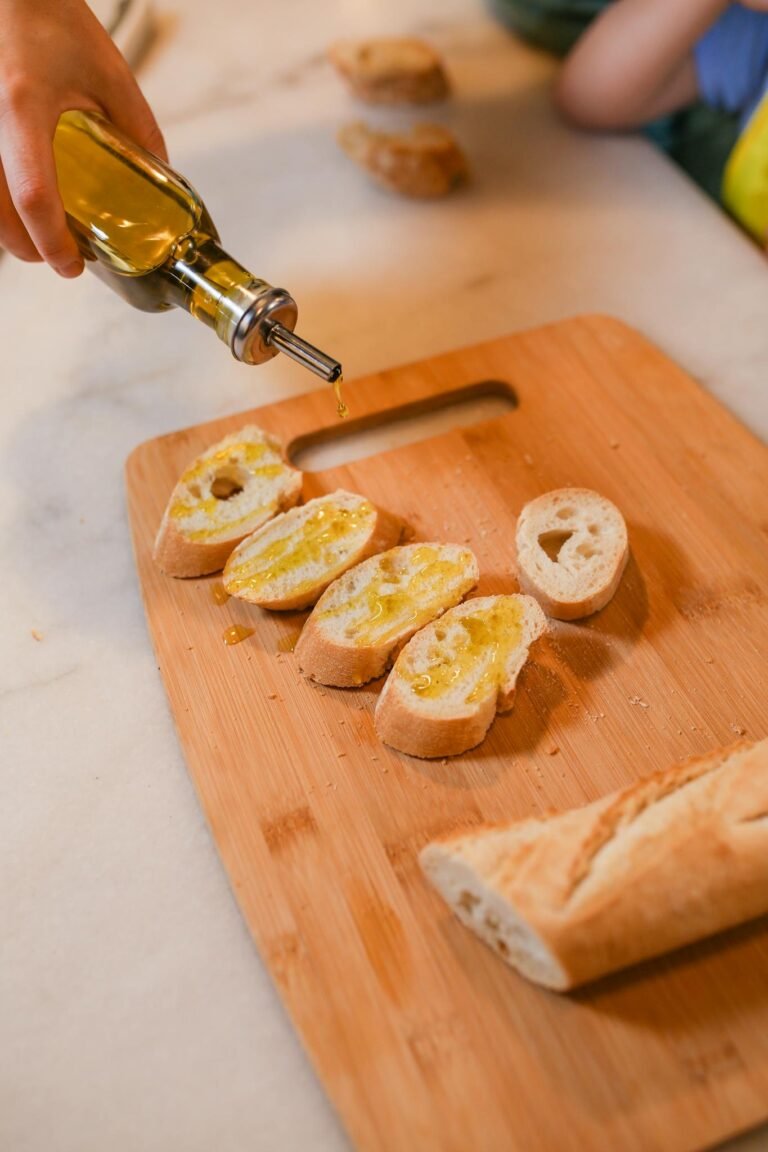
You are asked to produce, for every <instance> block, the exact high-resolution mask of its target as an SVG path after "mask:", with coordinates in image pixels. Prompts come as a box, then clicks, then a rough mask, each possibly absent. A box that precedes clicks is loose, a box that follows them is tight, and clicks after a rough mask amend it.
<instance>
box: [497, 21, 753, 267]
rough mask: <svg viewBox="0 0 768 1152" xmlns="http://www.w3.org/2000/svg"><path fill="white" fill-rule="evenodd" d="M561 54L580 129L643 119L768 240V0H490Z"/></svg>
mask: <svg viewBox="0 0 768 1152" xmlns="http://www.w3.org/2000/svg"><path fill="white" fill-rule="evenodd" d="M492 6H493V8H494V10H495V11H496V13H497V14H498V15H499V17H500V18H501V19H502V20H503V21H504V22H505V23H506V24H507V25H508V26H509V27H511V28H513V29H514V30H515V31H516V32H518V33H519V34H520V35H522V36H523V37H525V38H526V39H528V40H529V41H530V42H532V43H533V44H535V45H537V46H539V47H541V48H545V49H547V50H549V51H552V52H555V53H557V54H559V55H564V56H565V63H564V65H563V68H562V70H561V73H560V76H559V78H558V82H557V87H556V91H555V99H556V103H557V105H558V107H559V109H560V111H561V112H562V113H563V115H564V116H565V118H566V119H567V120H569V121H570V122H571V123H572V124H575V125H576V126H578V127H580V128H588V129H597V130H607V131H616V130H626V129H634V128H641V127H642V128H644V129H645V130H646V131H647V132H648V133H649V135H651V137H652V138H653V139H654V140H655V141H656V142H657V143H658V144H660V145H661V146H662V147H663V148H664V149H665V151H667V152H668V153H669V154H670V155H671V156H672V157H673V158H674V159H676V160H677V161H678V162H679V163H680V164H681V165H682V166H683V168H685V169H686V171H687V172H688V173H689V175H691V176H692V177H693V179H694V180H696V182H697V183H698V184H700V185H701V187H702V188H704V189H705V190H706V191H707V192H709V193H710V195H712V196H714V197H715V198H717V199H718V200H720V202H721V203H722V204H723V205H724V207H725V208H726V209H727V210H728V211H729V212H730V213H731V215H732V216H733V217H734V218H735V219H736V220H737V221H738V222H739V223H740V224H741V225H742V226H743V227H744V228H745V229H746V230H747V231H748V232H749V233H750V234H751V235H752V236H753V237H754V238H755V239H756V240H757V241H758V242H759V243H761V244H762V245H763V246H765V245H766V244H767V243H768V0H751V2H750V3H747V4H729V3H724V2H723V0H613V2H610V0H492Z"/></svg>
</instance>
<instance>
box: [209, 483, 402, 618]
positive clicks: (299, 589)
mask: <svg viewBox="0 0 768 1152" xmlns="http://www.w3.org/2000/svg"><path fill="white" fill-rule="evenodd" d="M401 532H402V524H401V522H400V521H399V520H398V519H397V517H395V516H392V515H390V513H389V512H384V511H382V509H380V508H377V507H376V506H375V505H374V504H372V503H371V502H370V500H366V499H365V498H364V497H363V496H358V495H357V494H356V493H354V492H345V491H344V490H343V489H341V488H339V489H338V490H337V491H336V492H331V493H330V494H329V495H327V496H318V497H317V498H316V499H314V500H309V501H307V503H306V504H302V505H301V507H299V508H291V509H290V511H288V512H284V513H283V514H282V515H280V516H276V517H275V518H274V520H271V521H270V522H269V524H265V525H264V527H263V528H260V529H259V530H258V531H257V532H254V533H253V534H252V535H251V536H249V537H248V538H247V539H246V540H243V542H242V544H239V545H238V547H237V548H236V549H235V551H234V552H233V553H232V555H231V556H230V558H229V560H228V561H227V564H226V567H225V568H224V576H223V583H224V587H225V589H226V590H227V592H229V594H230V596H237V597H239V599H241V600H247V601H248V602H249V603H251V604H258V605H260V606H261V607H262V608H271V609H275V610H290V609H294V610H297V609H300V608H308V607H310V605H312V604H314V603H315V601H316V600H318V599H319V598H320V596H321V595H322V594H323V592H324V591H325V590H326V588H327V587H328V585H329V584H331V583H332V582H333V581H334V580H336V579H337V578H338V577H339V576H341V575H342V574H343V573H344V572H346V571H347V569H349V568H352V567H353V565H355V564H359V563H360V561H361V560H366V559H367V558H368V557H369V556H373V555H374V554H375V553H377V552H382V551H384V550H385V549H386V548H391V547H392V546H393V545H394V544H396V543H397V541H398V540H399V538H400V534H401Z"/></svg>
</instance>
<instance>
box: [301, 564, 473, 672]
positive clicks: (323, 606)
mask: <svg viewBox="0 0 768 1152" xmlns="http://www.w3.org/2000/svg"><path fill="white" fill-rule="evenodd" d="M479 575H480V573H479V569H478V565H477V560H476V559H475V556H474V555H473V553H472V552H470V551H469V549H468V548H462V547H461V546H459V545H458V544H433V543H425V544H405V545H403V546H402V547H400V548H391V549H390V550H389V551H388V552H384V553H382V554H381V555H379V556H373V557H371V558H370V559H369V560H366V561H365V562H364V563H362V564H358V565H356V566H355V567H354V568H352V569H351V570H350V571H349V572H347V573H345V574H344V575H343V576H341V577H339V579H338V580H335V581H334V583H333V584H331V586H330V587H329V588H328V589H327V591H326V592H324V593H323V595H322V597H321V598H320V600H319V601H318V603H317V605H316V606H315V608H314V611H313V612H312V615H311V616H310V617H309V619H308V620H307V622H306V624H305V625H304V629H303V631H302V633H301V636H300V637H299V642H298V644H297V645H296V650H295V651H296V657H297V659H298V662H299V668H300V670H301V671H302V672H303V673H304V675H305V676H308V677H309V678H310V679H312V680H316V681H317V682H318V683H320V684H328V685H332V686H334V687H337V688H351V687H356V686H359V685H360V684H365V683H367V682H368V681H369V680H373V679H375V678H376V677H377V676H381V675H382V674H383V673H384V672H385V671H386V669H387V668H388V666H389V664H390V662H391V660H392V657H393V654H394V653H395V652H396V650H397V649H398V648H399V647H400V646H401V645H402V644H403V643H404V642H405V641H406V640H408V639H409V638H410V637H411V636H413V634H414V633H415V632H417V631H418V630H419V629H420V628H423V627H424V625H425V624H428V623H429V622H430V621H431V620H434V619H435V617H437V616H440V615H441V613H443V612H445V610H446V609H448V608H451V607H453V605H455V604H458V603H459V601H460V600H462V599H463V598H464V596H466V595H467V593H468V592H470V591H471V589H472V588H474V586H475V584H476V583H477V581H478V579H479Z"/></svg>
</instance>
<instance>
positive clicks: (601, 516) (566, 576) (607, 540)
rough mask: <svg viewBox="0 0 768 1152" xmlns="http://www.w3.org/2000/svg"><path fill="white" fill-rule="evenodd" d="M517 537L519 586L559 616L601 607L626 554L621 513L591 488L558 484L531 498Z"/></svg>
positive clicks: (573, 617) (567, 617) (564, 617)
mask: <svg viewBox="0 0 768 1152" xmlns="http://www.w3.org/2000/svg"><path fill="white" fill-rule="evenodd" d="M515 540H516V543H517V564H518V574H519V580H520V586H521V588H522V589H523V591H524V592H527V593H528V594H529V595H531V596H535V597H536V599H537V600H538V601H539V603H540V604H541V606H542V608H543V609H544V611H545V612H546V613H547V615H548V616H554V617H555V618H556V619H557V620H578V619H579V618H580V617H581V616H589V615H590V614H591V613H592V612H597V611H598V609H600V608H603V607H604V606H605V605H606V604H607V603H608V601H609V600H610V599H611V597H612V596H613V594H614V592H615V591H616V589H617V588H618V586H619V581H620V580H621V577H622V573H623V572H624V569H625V567H626V564H627V559H628V558H629V543H628V540H627V526H626V524H625V523H624V517H623V516H622V515H621V512H619V510H618V508H617V507H616V505H615V504H612V503H611V501H610V500H606V498H605V497H604V496H600V495H598V493H597V492H592V491H590V489H589V488H558V489H556V491H554V492H547V493H546V495H544V496H539V497H537V499H536V500H531V502H530V504H526V505H525V507H524V508H523V510H522V512H521V513H520V516H519V517H518V521H517V530H516V534H515Z"/></svg>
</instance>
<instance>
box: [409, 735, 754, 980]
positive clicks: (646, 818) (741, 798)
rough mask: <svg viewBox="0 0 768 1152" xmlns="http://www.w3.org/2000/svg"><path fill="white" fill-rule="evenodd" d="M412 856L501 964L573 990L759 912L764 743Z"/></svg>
mask: <svg viewBox="0 0 768 1152" xmlns="http://www.w3.org/2000/svg"><path fill="white" fill-rule="evenodd" d="M420 859H421V866H422V868H423V869H424V871H425V873H426V874H427V876H428V877H429V879H430V880H431V881H432V883H433V884H434V885H435V887H436V888H437V890H438V891H439V892H440V893H441V895H442V896H443V897H444V898H445V900H446V901H447V902H448V903H449V904H450V906H451V907H452V908H453V910H454V911H455V912H456V914H457V916H458V917H459V919H460V920H462V921H463V923H464V924H466V925H467V926H468V927H469V928H471V929H472V930H473V931H474V932H476V933H477V934H478V936H480V937H481V938H482V939H483V940H485V941H486V943H488V944H490V945H491V947H492V948H494V949H495V950H496V951H497V952H498V953H499V954H500V955H501V956H502V957H503V958H504V959H505V960H506V961H507V962H508V963H509V964H511V965H512V966H513V967H515V968H517V969H518V970H519V971H520V972H521V973H522V974H523V975H524V976H527V977H528V979H529V980H534V981H535V982H536V983H537V984H543V985H544V986H545V987H547V988H555V989H558V990H563V989H567V988H573V987H575V986H576V985H578V984H582V983H585V982H586V981H588V980H593V979H595V978H597V977H599V976H603V975H606V974H607V973H609V972H613V971H615V970H617V969H619V968H624V967H626V966H627V965H630V964H635V963H637V962H638V961H640V960H644V959H646V958H647V957H650V956H657V955H659V954H661V953H662V952H667V951H669V950H670V949H673V948H679V947H680V946H681V945H684V944H689V943H691V942H692V941H694V940H699V939H701V938H702V937H704V936H709V935H711V934H712V933H714V932H720V931H722V930H723V929H724V928H729V927H731V926H732V925H734V924H740V923H741V922H742V921H744V920H750V919H752V918H754V917H756V916H762V915H764V914H765V913H766V912H768V740H763V741H761V742H760V743H759V744H747V743H743V742H742V743H740V744H737V745H734V746H731V747H730V748H725V749H718V750H717V751H715V752H712V753H710V754H709V755H708V756H703V757H700V758H698V759H693V760H689V761H687V763H684V764H675V765H673V767H671V768H668V769H667V770H666V771H663V772H659V773H656V774H655V775H653V776H650V777H648V778H647V779H645V780H641V781H640V782H639V783H637V784H635V785H633V786H632V787H630V788H627V789H625V790H624V791H621V792H614V793H612V794H611V795H609V796H607V797H604V798H603V799H601V800H597V801H595V802H594V803H592V804H588V805H586V807H584V808H577V809H575V810H573V811H569V812H563V813H561V814H560V815H557V816H552V817H550V818H548V819H540V820H525V821H523V822H521V823H517V824H509V825H507V826H505V827H500V828H489V829H486V830H482V829H481V830H479V831H477V830H476V831H473V832H471V833H469V834H467V835H465V836H451V837H448V838H446V839H443V840H438V841H434V842H433V843H431V844H429V845H427V847H426V848H425V849H424V850H423V851H422V853H421V858H420Z"/></svg>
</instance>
